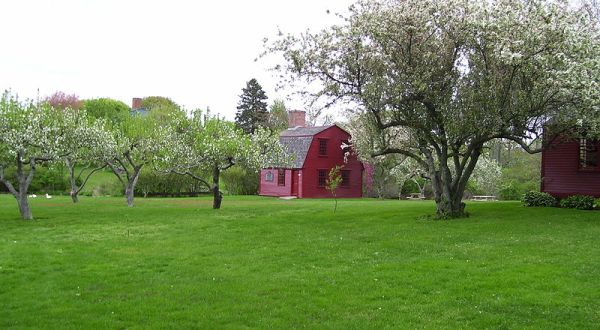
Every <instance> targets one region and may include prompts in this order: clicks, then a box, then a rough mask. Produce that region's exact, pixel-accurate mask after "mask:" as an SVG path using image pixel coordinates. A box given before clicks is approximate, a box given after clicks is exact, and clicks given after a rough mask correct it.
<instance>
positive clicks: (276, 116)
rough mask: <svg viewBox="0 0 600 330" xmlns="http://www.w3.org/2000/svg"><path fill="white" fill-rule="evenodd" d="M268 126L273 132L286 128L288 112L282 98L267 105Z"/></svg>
mask: <svg viewBox="0 0 600 330" xmlns="http://www.w3.org/2000/svg"><path fill="white" fill-rule="evenodd" d="M268 127H269V128H270V129H272V130H274V131H275V132H281V131H284V130H285V129H287V128H288V113H287V108H286V107H285V103H284V102H283V100H280V99H277V100H274V101H273V104H271V107H269V123H268Z"/></svg>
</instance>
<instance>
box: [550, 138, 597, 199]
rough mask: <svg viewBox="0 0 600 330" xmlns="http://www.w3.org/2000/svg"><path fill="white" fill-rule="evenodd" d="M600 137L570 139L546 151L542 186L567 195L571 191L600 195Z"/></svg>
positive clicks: (557, 194) (576, 193)
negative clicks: (593, 138)
mask: <svg viewBox="0 0 600 330" xmlns="http://www.w3.org/2000/svg"><path fill="white" fill-rule="evenodd" d="M599 150H600V141H598V140H592V139H584V138H582V139H569V140H564V139H563V140H562V141H559V142H557V143H553V144H552V145H550V146H549V147H548V148H547V149H546V150H544V151H543V152H542V186H541V190H542V191H544V192H547V193H549V194H551V195H553V196H556V197H559V198H563V197H567V196H571V195H590V196H595V197H600V162H599V161H600V155H599Z"/></svg>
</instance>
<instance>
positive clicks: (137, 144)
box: [107, 116, 168, 207]
mask: <svg viewBox="0 0 600 330" xmlns="http://www.w3.org/2000/svg"><path fill="white" fill-rule="evenodd" d="M113 134H114V135H113V140H114V141H115V145H114V149H113V150H112V151H111V155H110V158H109V160H108V161H107V166H108V167H109V168H110V169H111V170H112V171H113V173H114V174H115V175H116V176H117V178H118V179H119V181H120V182H121V184H122V185H123V188H124V190H125V198H126V200H127V206H129V207H132V206H133V201H134V191H135V186H136V184H137V181H138V179H139V177H140V173H141V171H142V168H144V167H145V166H147V165H150V164H152V163H153V162H154V161H155V160H156V158H157V155H158V154H159V153H161V152H162V151H163V149H164V148H165V146H166V145H167V143H168V141H167V137H168V128H165V127H162V126H160V125H159V123H158V122H157V121H156V120H154V119H153V118H151V117H150V116H130V117H127V119H125V120H124V121H122V122H121V123H120V124H119V127H118V128H117V129H115V130H114V131H113Z"/></svg>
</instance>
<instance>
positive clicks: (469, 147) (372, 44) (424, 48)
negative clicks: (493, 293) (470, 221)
mask: <svg viewBox="0 0 600 330" xmlns="http://www.w3.org/2000/svg"><path fill="white" fill-rule="evenodd" d="M596 27H597V25H596V24H595V23H594V22H592V18H591V17H590V15H588V14H587V12H586V11H584V10H577V9H574V8H573V7H572V6H571V5H570V4H569V2H567V1H558V0H557V1H545V0H544V1H542V0H528V1H524V0H496V1H468V0H387V1H384V0H381V1H359V2H358V3H356V4H355V5H353V6H351V8H350V14H349V15H348V16H347V17H345V20H344V23H343V24H341V25H336V26H332V27H329V28H327V29H325V30H323V31H321V32H318V33H309V32H307V33H304V34H302V35H299V36H294V35H288V36H283V37H281V38H280V39H278V40H276V41H275V42H274V43H271V44H270V46H268V47H269V49H268V50H269V51H270V52H274V53H280V54H282V55H283V59H284V62H283V65H281V66H279V67H278V69H279V70H281V71H282V72H283V73H284V75H285V76H286V77H287V80H286V81H284V82H283V83H296V82H299V81H301V82H308V83H315V84H312V86H315V85H316V86H318V90H317V91H313V92H312V94H313V95H316V96H317V97H323V98H326V99H328V100H329V102H331V103H335V102H339V101H345V102H349V103H351V104H353V105H354V106H355V110H356V112H358V113H365V114H366V115H365V116H361V118H363V120H364V121H365V122H369V123H370V125H372V126H373V127H374V129H375V131H374V132H375V134H382V138H379V139H374V140H373V141H375V142H376V145H374V150H375V152H374V155H384V154H392V153H395V154H401V155H404V156H406V157H410V158H412V159H413V160H414V161H416V162H417V163H418V164H420V166H422V167H423V168H425V169H426V171H427V173H428V176H429V177H430V179H431V181H432V185H433V190H434V196H435V201H436V204H437V214H438V216H439V217H456V216H462V215H464V204H463V203H462V202H461V199H462V195H463V192H464V190H465V187H466V185H467V182H468V179H469V177H470V176H471V174H472V172H473V170H474V168H475V165H476V164H477V161H478V160H479V157H480V156H481V154H482V150H483V147H484V145H485V143H486V142H488V141H490V140H493V139H497V138H503V139H507V140H511V141H516V142H517V143H519V145H521V147H523V148H524V149H526V150H528V151H529V152H537V151H540V150H539V149H535V148H533V147H532V144H533V143H536V142H537V140H539V139H541V137H542V136H543V135H542V133H543V126H544V125H545V124H546V123H547V122H548V120H550V119H552V120H553V121H554V122H557V123H565V125H566V126H572V125H573V124H574V123H576V122H577V121H579V122H580V123H581V122H587V123H590V122H592V120H593V119H596V118H597V117H598V112H599V111H598V109H599V108H598V104H599V102H598V99H599V92H600V88H599V86H598V77H599V69H600V47H599V42H598V41H599V40H600V38H599V37H598V36H599V34H598V31H597V29H596ZM386 136H393V137H394V139H393V140H390V139H387V138H386ZM355 139H360V137H359V136H356V137H355Z"/></svg>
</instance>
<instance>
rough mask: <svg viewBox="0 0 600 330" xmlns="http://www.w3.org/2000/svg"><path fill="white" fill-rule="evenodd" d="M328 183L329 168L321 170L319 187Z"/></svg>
mask: <svg viewBox="0 0 600 330" xmlns="http://www.w3.org/2000/svg"><path fill="white" fill-rule="evenodd" d="M326 183H327V170H319V187H325V184H326Z"/></svg>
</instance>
